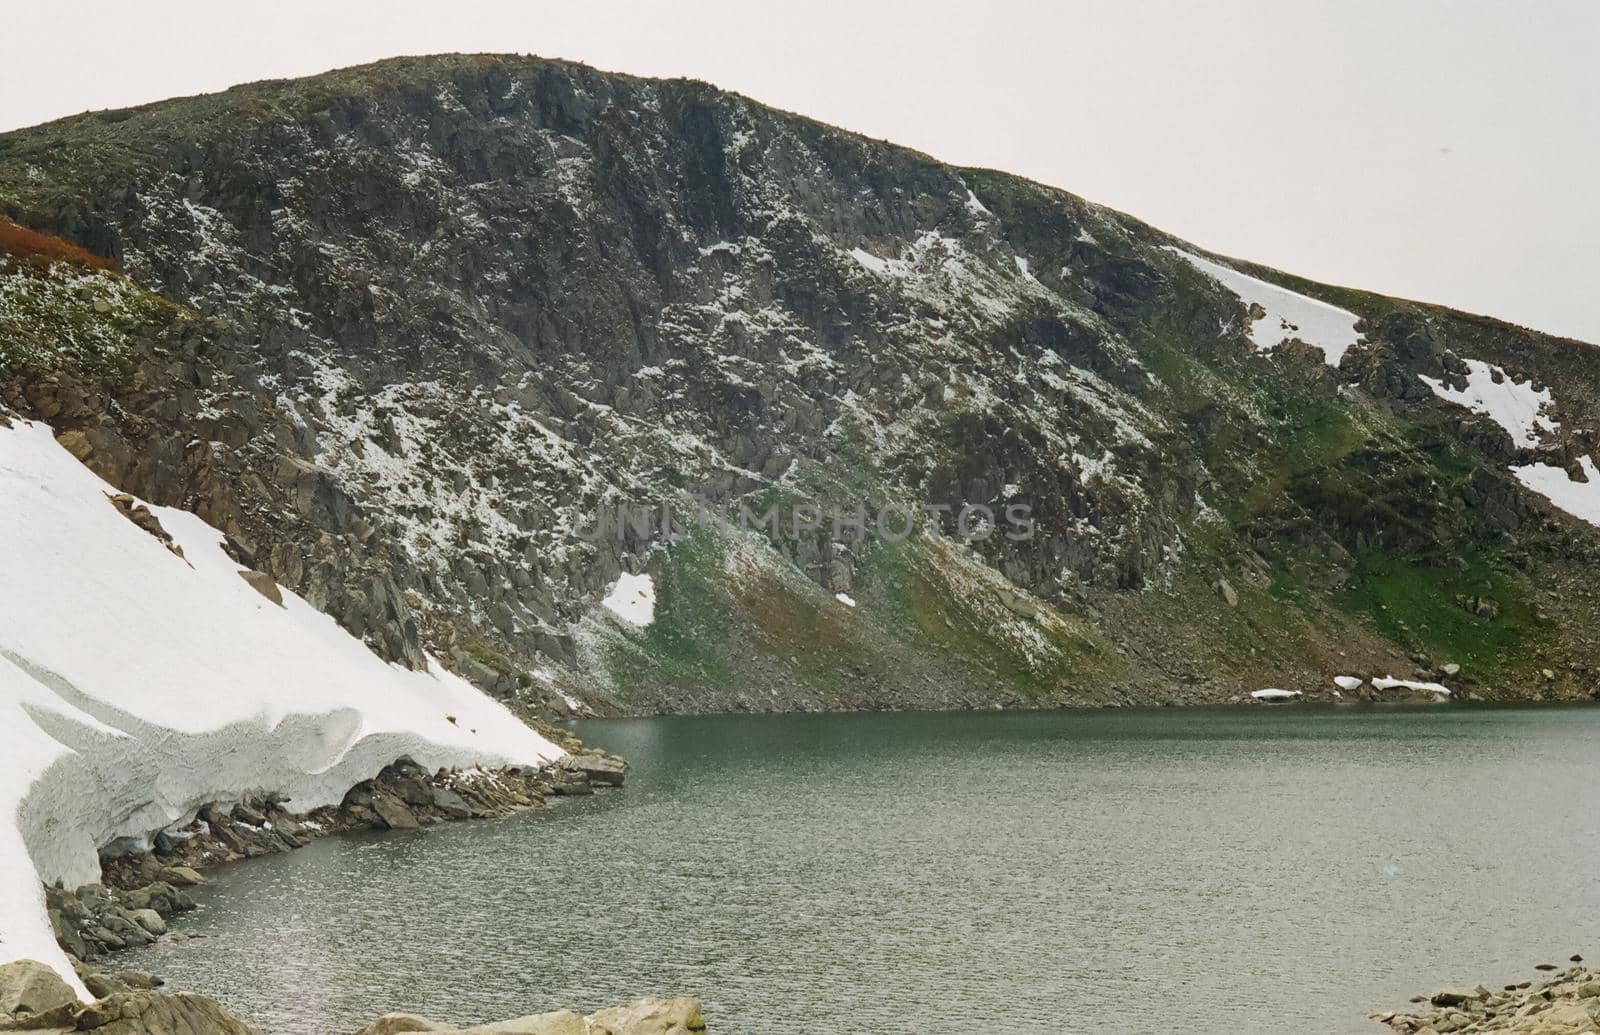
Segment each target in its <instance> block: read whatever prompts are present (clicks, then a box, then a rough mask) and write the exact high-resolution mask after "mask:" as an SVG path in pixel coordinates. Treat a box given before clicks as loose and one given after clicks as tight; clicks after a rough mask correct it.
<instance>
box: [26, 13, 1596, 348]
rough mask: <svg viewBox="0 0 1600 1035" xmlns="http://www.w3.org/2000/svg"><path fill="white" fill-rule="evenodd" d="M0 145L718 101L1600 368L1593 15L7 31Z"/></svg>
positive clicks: (151, 26)
mask: <svg viewBox="0 0 1600 1035" xmlns="http://www.w3.org/2000/svg"><path fill="white" fill-rule="evenodd" d="M3 18H4V21H5V23H6V24H5V33H6V37H7V38H6V41H5V52H6V53H5V57H4V60H3V61H0V129H10V128H15V127H19V126H25V125H31V124H33V123H37V122H42V121H45V120H47V119H51V118H55V117H58V116H61V115H66V114H72V113H75V112H79V111H83V110H86V109H92V108H107V107H121V106H125V105H129V104H138V103H142V102H145V101H153V100H158V99H160V98H163V97H169V96H174V95H179V94H191V93H199V92H204V91H210V90H216V89H221V88H223V87H226V86H229V85H231V84H233V83H237V82H243V81H247V80H252V79H261V78H268V77H278V76H297V75H304V74H308V73H313V72H318V71H322V70H325V69H328V68H334V67H338V66H342V65H350V64H357V63H360V62H363V61H368V60H373V59H376V58H380V57H388V56H392V55H395V54H417V53H431V52H439V51H451V50H468V51H516V52H524V53H537V54H542V55H545V56H550V57H564V58H573V59H577V60H581V61H586V62H588V63H590V64H593V65H597V66H599V67H601V68H606V69H614V70H617V71H624V72H632V73H636V74H642V75H682V76H693V77H696V78H700V79H706V80H709V81H711V82H713V83H716V84H717V85H719V86H723V87H726V88H728V89H733V90H738V91H739V92H741V93H745V94H748V95H749V96H751V97H754V98H756V99H758V100H761V101H765V102H767V103H769V104H773V105H776V106H778V107H782V108H788V109H791V110H794V111H798V112H803V113H805V114H807V115H812V116H815V117H817V118H821V119H825V120H827V121H829V122H833V123H837V124H838V125H841V126H844V127H846V128H849V129H854V130H858V131H860V132H863V133H868V134H870V135H872V136H876V137H885V138H888V139H891V140H895V141H897V142H900V143H904V144H909V145H911V146H914V147H917V148H920V149H922V150H925V151H928V152H930V153H932V154H933V155H935V156H937V157H939V158H941V159H945V160H947V161H951V162H957V163H960V164H964V165H984V166H992V167H995V168H1000V169H1006V170H1009V171H1012V172H1017V173H1021V174H1024V175H1026V176H1030V177H1033V178H1035V179H1038V180H1042V181H1044V182H1046V183H1051V184H1055V185H1057V186H1060V187H1064V188H1066V189H1068V190H1071V191H1073V192H1075V193H1078V194H1082V195H1084V196H1086V197H1089V198H1091V199H1093V200H1095V201H1099V202H1103V203H1105V204H1108V205H1111V206H1113V207H1115V208H1118V209H1122V210H1123V211H1126V212H1130V213H1132V214H1134V215H1136V216H1139V217H1141V218H1143V219H1145V220H1146V221H1148V222H1151V223H1154V224H1156V225H1157V226H1160V227H1163V228H1165V229H1167V230H1170V231H1172V232H1174V233H1177V234H1179V235H1181V236H1183V237H1187V238H1188V239H1190V240H1192V241H1194V242H1196V243H1198V244H1201V245H1203V246H1205V247H1208V248H1213V249H1215V250H1217V251H1221V252H1224V253H1227V254H1232V255H1238V256H1244V257H1248V258H1251V259H1256V260H1259V261H1261V262H1265V263H1268V264H1269V265H1273V266H1278V267H1280V268H1283V269H1287V270H1291V271H1293V272H1296V273H1301V274H1304V275H1306V276H1310V277H1314V278H1316V279H1320V280H1325V281H1331V282H1335V283H1342V284H1350V285H1354V286H1359V287H1367V288H1372V289H1375V290H1379V291H1383V292H1386V293H1389V294H1396V295H1403V296H1407V297H1412V298H1421V299H1428V300H1431V301H1437V302H1443V303H1446V304H1449V305H1453V306H1456V307H1458V308H1462V309H1467V310H1471V311H1474V312H1486V313H1491V314H1493V315H1495V316H1500V317H1503V318H1505V319H1509V320H1513V321H1516V322H1518V323H1525V324H1529V325H1531V326H1535V327H1538V328H1541V329H1543V330H1548V331H1554V332H1558V333H1563V334H1570V335H1573V336H1576V337H1580V338H1584V339H1586V340H1588V341H1593V342H1600V290H1597V287H1600V243H1597V242H1600V186H1597V184H1600V74H1597V73H1596V71H1595V55H1596V54H1600V2H1596V0H1538V2H1528V0H1337V2H1334V0H1328V2H1322V3H1312V2H1308V0H1168V2H1139V0H1056V2H1037V3H1027V2H1022V0H970V2H967V3H953V2H950V0H921V2H918V3H909V2H887V0H852V2H835V0H790V2H785V3H772V2H766V0H670V2H668V0H659V2H647V0H634V2H626V0H604V2H594V0H562V2H553V3H552V2H544V0H520V2H513V0H451V2H441V0H433V2H427V3H423V2H414V0H382V2H371V0H358V2H344V3H335V2H329V0H316V2H307V0H274V2H272V3H233V4H228V3H223V2H219V0H209V2H198V0H196V2H190V0H150V2H144V3H115V4H113V3H85V2H78V3H70V2H57V3H53V4H51V3H43V4H33V3H30V4H7V5H6V9H5V11H4V16H3Z"/></svg>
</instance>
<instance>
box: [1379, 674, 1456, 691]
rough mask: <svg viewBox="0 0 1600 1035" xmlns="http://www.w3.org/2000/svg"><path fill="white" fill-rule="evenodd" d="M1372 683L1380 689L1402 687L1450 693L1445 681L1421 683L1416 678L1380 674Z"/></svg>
mask: <svg viewBox="0 0 1600 1035" xmlns="http://www.w3.org/2000/svg"><path fill="white" fill-rule="evenodd" d="M1372 685H1373V686H1375V687H1377V688H1378V689H1379V690H1393V689H1394V688H1395V687H1400V688H1402V689H1405V690H1427V691H1429V692H1431V693H1435V694H1449V693H1450V688H1449V687H1447V686H1445V685H1444V684H1443V683H1419V682H1417V681H1416V680H1414V679H1396V678H1394V677H1393V676H1379V677H1377V678H1375V679H1374V680H1373V681H1372Z"/></svg>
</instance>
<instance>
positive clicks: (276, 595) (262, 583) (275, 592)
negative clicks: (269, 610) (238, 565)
mask: <svg viewBox="0 0 1600 1035" xmlns="http://www.w3.org/2000/svg"><path fill="white" fill-rule="evenodd" d="M239 577H240V578H241V579H244V581H245V583H246V584H248V585H249V587H250V588H251V589H253V590H255V591H256V592H257V593H260V594H261V595H262V596H264V597H266V598H267V599H268V600H270V601H272V602H273V603H274V604H277V605H278V606H279V607H282V606H283V591H282V590H280V589H279V588H278V584H277V583H276V582H274V581H272V576H271V575H264V574H262V573H261V572H259V571H250V570H248V569H247V570H245V571H241V572H240V573H239Z"/></svg>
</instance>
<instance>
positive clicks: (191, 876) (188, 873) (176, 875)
mask: <svg viewBox="0 0 1600 1035" xmlns="http://www.w3.org/2000/svg"><path fill="white" fill-rule="evenodd" d="M161 879H162V880H164V881H166V882H167V883H168V884H171V885H172V886H173V887H177V888H192V887H194V886H195V885H197V884H204V883H205V882H206V879H205V878H204V877H202V876H200V874H199V872H198V871H196V870H194V869H192V868H191V867H188V866H168V867H167V868H166V869H164V870H162V871H161Z"/></svg>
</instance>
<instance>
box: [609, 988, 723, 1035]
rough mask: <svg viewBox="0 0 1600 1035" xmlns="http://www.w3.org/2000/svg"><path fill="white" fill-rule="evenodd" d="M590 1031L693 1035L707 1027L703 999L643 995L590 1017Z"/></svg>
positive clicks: (623, 1034) (617, 1034)
mask: <svg viewBox="0 0 1600 1035" xmlns="http://www.w3.org/2000/svg"><path fill="white" fill-rule="evenodd" d="M588 1021H589V1025H588V1029H587V1032H588V1035H692V1033H698V1032H704V1031H705V1030H706V1019H705V1017H704V1016H702V1015H701V1013H700V1000H698V999H691V998H687V997H679V998H676V999H640V1000H637V1001H635V1002H632V1003H629V1004H627V1005H626V1006H614V1007H612V1008H611V1009H609V1010H601V1011H600V1012H599V1013H596V1014H591V1015H590V1016H589V1018H588Z"/></svg>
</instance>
